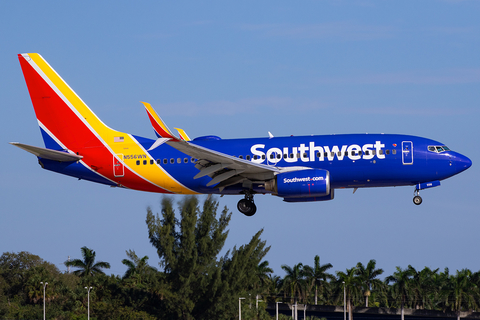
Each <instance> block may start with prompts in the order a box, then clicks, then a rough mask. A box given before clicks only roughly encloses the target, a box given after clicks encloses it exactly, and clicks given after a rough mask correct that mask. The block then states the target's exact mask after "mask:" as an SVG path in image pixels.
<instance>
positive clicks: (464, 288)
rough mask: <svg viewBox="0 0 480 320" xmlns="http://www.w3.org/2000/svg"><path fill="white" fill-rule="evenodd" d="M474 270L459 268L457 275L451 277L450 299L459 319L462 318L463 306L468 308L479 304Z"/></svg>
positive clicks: (449, 286) (449, 285) (449, 283)
mask: <svg viewBox="0 0 480 320" xmlns="http://www.w3.org/2000/svg"><path fill="white" fill-rule="evenodd" d="M471 278H472V272H471V271H470V270H468V269H463V270H461V271H458V270H457V273H456V274H455V275H451V276H450V277H449V282H448V285H447V290H448V293H449V294H448V301H449V302H450V303H451V309H452V310H453V311H455V313H456V314H457V320H460V312H461V311H462V309H463V308H465V309H466V310H468V309H470V308H472V309H473V308H476V307H477V306H478V304H477V302H476V301H477V300H478V294H479V292H478V288H477V286H476V285H475V282H474V281H472V279H471Z"/></svg>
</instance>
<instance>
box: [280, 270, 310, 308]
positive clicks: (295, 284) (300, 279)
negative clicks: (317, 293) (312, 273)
mask: <svg viewBox="0 0 480 320" xmlns="http://www.w3.org/2000/svg"><path fill="white" fill-rule="evenodd" d="M282 269H283V270H284V271H285V272H286V273H287V274H286V275H285V277H284V278H283V285H284V291H285V294H287V291H288V292H289V293H290V295H291V296H292V297H294V300H295V302H296V301H297V297H300V299H302V296H303V293H304V291H305V290H304V287H305V277H304V276H305V274H304V271H303V264H302V263H299V264H296V265H294V266H293V268H290V267H289V266H287V265H286V264H284V265H282ZM297 294H298V295H297Z"/></svg>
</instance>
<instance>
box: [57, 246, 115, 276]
mask: <svg viewBox="0 0 480 320" xmlns="http://www.w3.org/2000/svg"><path fill="white" fill-rule="evenodd" d="M81 251H82V257H83V260H80V259H74V260H72V261H65V266H67V267H75V268H78V270H75V271H74V272H73V273H74V274H76V275H78V276H80V277H93V276H96V275H99V274H105V272H103V270H102V269H110V263H108V262H103V261H100V262H95V257H96V255H97V254H96V253H95V251H93V250H92V249H89V248H87V247H82V248H81Z"/></svg>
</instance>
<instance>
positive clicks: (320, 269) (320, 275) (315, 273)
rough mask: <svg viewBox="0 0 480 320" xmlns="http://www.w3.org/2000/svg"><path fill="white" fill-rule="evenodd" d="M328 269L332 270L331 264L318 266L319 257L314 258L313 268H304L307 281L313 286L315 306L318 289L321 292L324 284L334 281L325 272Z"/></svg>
mask: <svg viewBox="0 0 480 320" xmlns="http://www.w3.org/2000/svg"><path fill="white" fill-rule="evenodd" d="M330 268H332V264H331V263H326V264H323V265H321V264H320V257H319V256H318V255H316V256H315V258H314V264H313V268H312V267H310V266H308V265H306V266H304V270H305V274H306V277H307V279H308V280H309V282H310V283H311V284H312V285H313V284H314V285H315V304H317V297H318V288H320V290H323V288H324V287H325V282H326V281H327V280H332V279H334V277H333V276H332V275H331V274H330V273H327V272H326V271H327V270H328V269H330ZM322 281H323V282H322Z"/></svg>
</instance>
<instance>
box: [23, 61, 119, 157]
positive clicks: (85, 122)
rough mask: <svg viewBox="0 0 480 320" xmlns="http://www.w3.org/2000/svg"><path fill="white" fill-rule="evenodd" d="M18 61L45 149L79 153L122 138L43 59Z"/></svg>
mask: <svg viewBox="0 0 480 320" xmlns="http://www.w3.org/2000/svg"><path fill="white" fill-rule="evenodd" d="M18 59H19V61H20V65H21V67H22V71H23V75H24V77H25V82H26V84H27V87H28V91H29V93H30V98H31V100H32V104H33V107H34V109H35V114H36V117H37V121H38V124H39V126H40V129H41V132H42V136H43V140H44V142H45V147H46V148H48V149H52V150H75V152H77V151H79V150H81V149H84V148H87V147H94V146H102V145H106V143H109V142H110V141H109V140H110V139H111V140H112V142H113V140H114V137H115V136H118V137H120V136H121V135H122V134H121V133H119V132H117V131H115V130H113V129H111V128H109V127H107V126H106V125H105V124H104V123H103V122H102V121H101V120H100V119H99V118H98V117H97V116H96V115H95V114H94V113H93V112H92V110H91V109H90V108H89V107H88V106H87V105H86V104H85V102H83V101H82V99H81V98H80V97H79V96H78V95H77V94H76V93H75V91H73V90H72V88H70V86H68V84H67V83H66V82H65V81H64V80H63V79H62V78H61V77H60V75H59V74H58V73H57V72H56V71H55V70H54V69H53V68H52V67H51V66H50V65H49V64H48V63H47V61H45V59H43V57H42V56H41V55H39V54H38V53H25V54H19V55H18Z"/></svg>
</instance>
